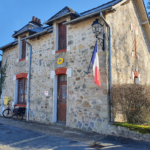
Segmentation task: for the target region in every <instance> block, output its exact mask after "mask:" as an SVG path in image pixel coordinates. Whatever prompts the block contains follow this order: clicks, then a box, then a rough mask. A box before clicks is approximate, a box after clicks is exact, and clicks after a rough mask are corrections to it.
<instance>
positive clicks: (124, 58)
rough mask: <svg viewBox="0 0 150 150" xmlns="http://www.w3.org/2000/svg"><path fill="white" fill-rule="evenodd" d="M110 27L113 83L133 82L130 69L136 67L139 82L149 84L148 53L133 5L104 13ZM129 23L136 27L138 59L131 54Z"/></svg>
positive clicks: (149, 57) (122, 6) (125, 5)
mask: <svg viewBox="0 0 150 150" xmlns="http://www.w3.org/2000/svg"><path fill="white" fill-rule="evenodd" d="M106 19H107V21H108V23H109V24H110V26H111V29H112V45H111V46H112V74H113V84H123V83H124V84H125V83H126V84H128V83H134V79H133V78H132V71H135V68H138V72H139V73H140V78H141V79H140V84H150V68H149V63H150V54H149V47H148V45H147V44H146V43H147V40H146V37H145V33H144V31H143V27H142V24H141V21H140V18H139V15H138V12H137V9H136V7H135V5H134V2H133V1H132V0H131V1H130V2H129V3H127V4H124V5H121V6H120V7H117V9H116V11H115V12H114V13H110V14H107V15H106ZM131 24H134V25H135V26H136V27H137V28H138V36H137V49H138V55H139V59H138V58H135V57H134V56H132V50H133V35H132V31H131Z"/></svg>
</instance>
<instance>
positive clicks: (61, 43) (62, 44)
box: [58, 23, 67, 50]
mask: <svg viewBox="0 0 150 150" xmlns="http://www.w3.org/2000/svg"><path fill="white" fill-rule="evenodd" d="M66 31H67V30H66V26H64V25H63V24H62V23H60V24H58V50H65V49H66V47H67V43H66V42H67V40H66V38H67V35H66Z"/></svg>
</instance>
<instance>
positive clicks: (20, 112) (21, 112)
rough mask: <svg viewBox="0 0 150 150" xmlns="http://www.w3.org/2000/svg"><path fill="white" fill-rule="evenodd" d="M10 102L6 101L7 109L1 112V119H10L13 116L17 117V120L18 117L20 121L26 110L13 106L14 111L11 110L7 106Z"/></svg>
mask: <svg viewBox="0 0 150 150" xmlns="http://www.w3.org/2000/svg"><path fill="white" fill-rule="evenodd" d="M10 101H11V100H10ZM10 101H8V103H7V106H8V107H7V108H6V109H5V110H4V111H3V117H5V118H12V117H13V116H17V118H18V119H19V117H21V119H22V120H23V115H24V114H25V110H26V108H24V107H19V108H15V107H16V105H14V109H13V108H12V107H11V106H10V105H9V103H10Z"/></svg>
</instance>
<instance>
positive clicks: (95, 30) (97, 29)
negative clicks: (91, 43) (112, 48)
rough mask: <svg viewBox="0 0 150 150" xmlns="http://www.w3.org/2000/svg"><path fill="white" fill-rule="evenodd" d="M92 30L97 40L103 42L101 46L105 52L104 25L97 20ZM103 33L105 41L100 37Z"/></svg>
mask: <svg viewBox="0 0 150 150" xmlns="http://www.w3.org/2000/svg"><path fill="white" fill-rule="evenodd" d="M92 30H93V33H94V34H95V35H96V38H97V39H98V40H99V41H100V40H101V42H100V44H101V46H103V47H102V49H103V50H105V34H104V33H103V24H101V22H100V21H99V20H98V19H96V20H95V21H94V22H93V24H92ZM102 33H103V39H102V38H100V37H99V35H100V34H102Z"/></svg>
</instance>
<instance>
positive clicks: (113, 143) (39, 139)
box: [0, 118, 150, 150]
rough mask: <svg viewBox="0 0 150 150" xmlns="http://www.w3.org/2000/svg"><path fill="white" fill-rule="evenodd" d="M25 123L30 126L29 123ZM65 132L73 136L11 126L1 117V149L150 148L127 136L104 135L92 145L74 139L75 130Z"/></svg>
mask: <svg viewBox="0 0 150 150" xmlns="http://www.w3.org/2000/svg"><path fill="white" fill-rule="evenodd" d="M10 123H11V122H10ZM20 124H21V122H20ZM24 124H26V126H28V123H26V122H25V123H24ZM45 127H46V126H44V128H45ZM45 130H46V129H45ZM65 134H72V138H71V137H70V138H69V139H68V138H66V137H60V136H52V135H49V134H48V132H47V134H45V133H43V132H36V131H32V130H28V129H25V127H16V126H11V125H8V124H5V123H2V122H1V118H0V149H2V150H94V149H106V150H150V143H146V142H140V141H134V140H130V139H125V138H117V137H113V136H104V137H103V136H102V137H103V138H101V139H100V140H99V141H98V143H95V144H94V143H93V144H94V145H92V144H91V145H92V146H91V145H90V144H89V143H85V142H81V141H80V140H74V138H73V131H72V133H71V131H67V130H66V131H65ZM74 134H76V133H75V132H74ZM78 134H79V133H78ZM81 136H82V133H81ZM99 136H101V135H99ZM78 139H80V136H79V138H78Z"/></svg>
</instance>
